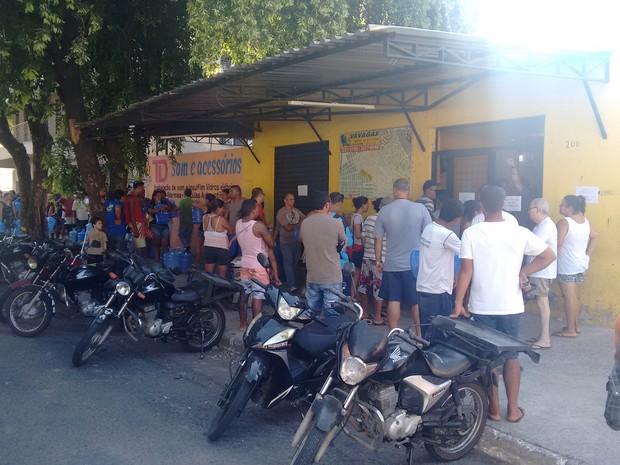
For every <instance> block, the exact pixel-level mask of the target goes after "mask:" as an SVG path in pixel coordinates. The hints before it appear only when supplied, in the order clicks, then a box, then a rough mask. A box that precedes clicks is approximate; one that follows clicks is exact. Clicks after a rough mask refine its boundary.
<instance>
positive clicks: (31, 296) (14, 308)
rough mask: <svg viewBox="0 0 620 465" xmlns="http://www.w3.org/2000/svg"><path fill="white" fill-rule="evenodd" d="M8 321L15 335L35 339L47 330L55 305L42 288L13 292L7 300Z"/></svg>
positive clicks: (27, 288) (22, 289)
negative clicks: (34, 337)
mask: <svg viewBox="0 0 620 465" xmlns="http://www.w3.org/2000/svg"><path fill="white" fill-rule="evenodd" d="M5 306H6V307H5V308H6V319H7V323H8V324H9V327H10V328H11V329H12V330H13V332H14V333H15V334H17V335H18V336H22V337H33V336H37V335H38V334H41V333H42V332H43V331H45V330H46V329H47V327H48V326H49V324H50V322H51V321H52V314H53V312H54V311H53V308H54V303H53V302H52V299H51V298H50V297H49V295H47V294H46V293H45V292H41V287H39V286H34V285H28V286H24V287H22V288H19V289H16V290H15V291H13V292H12V293H11V294H10V295H9V297H8V298H7V301H6V304H5Z"/></svg>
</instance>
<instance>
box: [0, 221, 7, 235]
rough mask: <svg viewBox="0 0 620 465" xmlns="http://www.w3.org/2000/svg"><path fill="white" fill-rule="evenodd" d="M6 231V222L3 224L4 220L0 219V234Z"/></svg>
mask: <svg viewBox="0 0 620 465" xmlns="http://www.w3.org/2000/svg"><path fill="white" fill-rule="evenodd" d="M5 232H6V224H4V221H0V234H2V233H5Z"/></svg>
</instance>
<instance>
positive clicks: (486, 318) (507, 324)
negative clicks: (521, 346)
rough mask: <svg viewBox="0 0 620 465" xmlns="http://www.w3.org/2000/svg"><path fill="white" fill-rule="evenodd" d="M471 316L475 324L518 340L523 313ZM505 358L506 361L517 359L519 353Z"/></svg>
mask: <svg viewBox="0 0 620 465" xmlns="http://www.w3.org/2000/svg"><path fill="white" fill-rule="evenodd" d="M471 316H472V317H473V318H474V321H476V322H477V323H480V324H483V325H485V326H488V327H490V328H493V329H495V330H497V331H499V332H500V333H504V334H507V335H508V336H511V337H514V338H516V339H519V329H520V327H521V317H522V316H523V313H516V314H514V315H476V314H473V313H472V314H471ZM506 358H507V359H508V360H511V359H517V358H519V353H518V352H514V353H511V354H510V355H509V356H508V357H506Z"/></svg>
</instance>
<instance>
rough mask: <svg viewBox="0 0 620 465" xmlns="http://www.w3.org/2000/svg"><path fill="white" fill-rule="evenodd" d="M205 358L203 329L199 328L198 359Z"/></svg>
mask: <svg viewBox="0 0 620 465" xmlns="http://www.w3.org/2000/svg"><path fill="white" fill-rule="evenodd" d="M204 358H205V330H204V328H200V360H203V359H204Z"/></svg>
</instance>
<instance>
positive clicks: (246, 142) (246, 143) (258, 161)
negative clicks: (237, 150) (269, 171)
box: [241, 138, 260, 165]
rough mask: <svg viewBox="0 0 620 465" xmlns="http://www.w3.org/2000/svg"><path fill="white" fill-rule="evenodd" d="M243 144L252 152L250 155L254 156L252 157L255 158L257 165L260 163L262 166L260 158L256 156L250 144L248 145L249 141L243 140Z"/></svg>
mask: <svg viewBox="0 0 620 465" xmlns="http://www.w3.org/2000/svg"><path fill="white" fill-rule="evenodd" d="M241 142H243V145H245V147H246V148H247V149H248V150H249V151H250V153H251V154H252V156H253V157H254V160H256V163H258V164H259V165H260V160H259V159H258V157H257V156H256V154H255V153H254V150H252V147H251V146H250V144H249V143H248V140H247V139H246V138H242V139H241Z"/></svg>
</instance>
